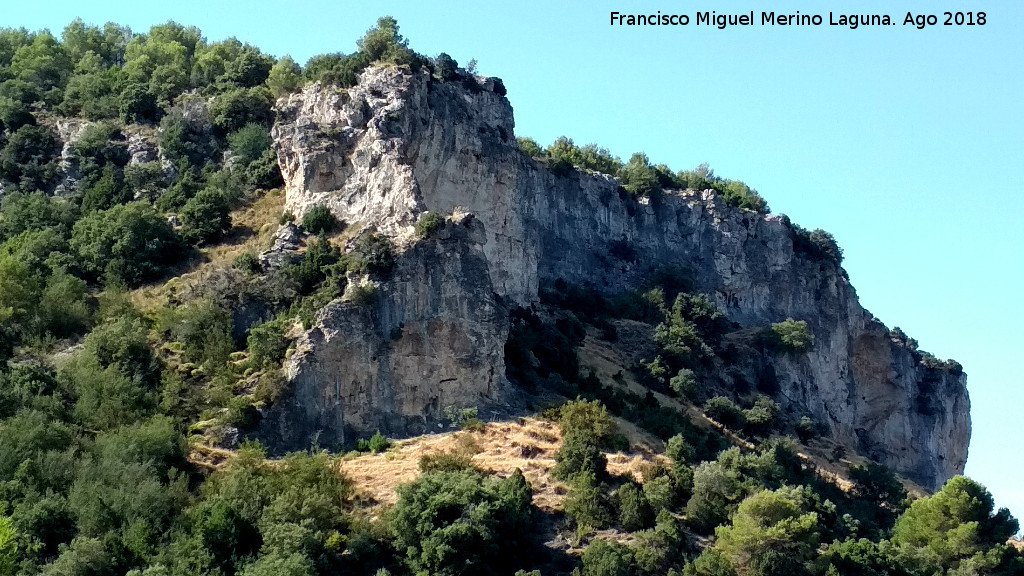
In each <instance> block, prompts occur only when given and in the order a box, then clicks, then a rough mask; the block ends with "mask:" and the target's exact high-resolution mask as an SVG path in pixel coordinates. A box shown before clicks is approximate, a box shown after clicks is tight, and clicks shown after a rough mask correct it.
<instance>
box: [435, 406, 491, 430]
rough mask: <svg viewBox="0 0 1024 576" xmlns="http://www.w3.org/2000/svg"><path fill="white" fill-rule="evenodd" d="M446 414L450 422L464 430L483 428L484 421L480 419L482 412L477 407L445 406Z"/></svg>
mask: <svg viewBox="0 0 1024 576" xmlns="http://www.w3.org/2000/svg"><path fill="white" fill-rule="evenodd" d="M444 415H445V417H446V418H447V419H448V422H449V423H450V424H451V425H452V426H454V427H456V428H460V429H462V430H471V431H479V430H482V429H483V422H481V421H480V413H479V411H478V410H477V409H476V408H461V409H460V408H458V407H457V406H454V405H452V406H445V409H444Z"/></svg>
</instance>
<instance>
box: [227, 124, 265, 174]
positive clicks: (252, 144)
mask: <svg viewBox="0 0 1024 576" xmlns="http://www.w3.org/2000/svg"><path fill="white" fill-rule="evenodd" d="M273 144H274V139H273V138H271V137H270V131H269V130H267V129H266V128H265V127H264V126H261V125H260V124H246V125H245V126H243V127H242V128H240V129H238V130H237V131H235V132H232V133H231V134H228V145H229V146H230V147H231V151H232V152H234V153H235V155H236V156H238V159H239V161H241V162H242V164H243V165H246V166H247V165H249V164H251V163H253V162H255V161H256V160H259V159H260V157H261V156H263V153H264V152H266V151H267V150H270V147H271V146H273Z"/></svg>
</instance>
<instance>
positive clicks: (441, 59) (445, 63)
mask: <svg viewBox="0 0 1024 576" xmlns="http://www.w3.org/2000/svg"><path fill="white" fill-rule="evenodd" d="M458 68H459V63H458V62H456V61H455V59H454V58H452V57H451V56H449V55H448V54H446V53H444V52H441V53H440V54H438V55H437V58H435V59H434V74H435V75H437V77H438V78H440V79H441V80H451V79H452V78H454V77H455V76H456V75H457V74H458Z"/></svg>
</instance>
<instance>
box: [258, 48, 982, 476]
mask: <svg viewBox="0 0 1024 576" xmlns="http://www.w3.org/2000/svg"><path fill="white" fill-rule="evenodd" d="M278 110H279V114H280V119H279V122H278V124H277V125H276V126H275V128H274V131H273V134H274V137H275V141H276V145H277V151H278V158H279V162H280V165H281V167H282V173H283V176H284V178H285V182H286V185H287V198H286V209H287V210H289V211H291V212H292V213H293V214H295V215H296V216H299V217H301V215H302V213H303V212H304V211H305V210H307V209H308V208H309V207H311V206H314V205H316V204H324V205H326V206H328V207H329V208H330V209H331V210H332V211H333V212H334V213H335V214H336V215H337V216H338V217H339V218H340V219H342V220H345V221H346V222H348V223H350V224H355V223H360V224H362V225H367V226H374V227H376V228H377V229H378V230H379V231H381V232H383V233H386V234H389V235H392V236H395V237H399V238H408V237H409V236H410V231H411V227H412V225H413V224H414V223H415V221H416V219H417V217H418V216H419V214H420V213H422V212H423V211H427V210H429V211H432V212H435V213H439V214H451V213H452V212H462V213H471V214H472V215H473V219H472V222H474V224H473V230H474V231H473V232H472V234H469V235H468V236H464V237H463V236H458V237H457V238H456V237H451V238H449V239H447V240H443V241H441V240H437V241H431V242H426V243H418V244H415V245H414V246H413V247H412V248H411V249H410V250H409V251H408V252H406V253H405V254H404V255H403V256H402V257H401V258H400V263H399V271H398V273H397V274H398V275H397V276H396V279H395V280H392V281H390V282H385V283H383V284H382V285H381V288H380V293H379V294H378V295H377V296H376V298H377V299H376V300H375V304H374V305H373V307H372V308H365V307H364V308H358V307H355V306H354V305H351V304H343V303H336V304H332V305H331V306H329V307H328V308H326V309H325V310H324V311H323V312H322V313H321V315H320V317H319V318H318V322H317V326H316V327H315V328H314V329H313V330H312V331H310V332H309V333H308V334H307V335H306V336H305V337H304V339H303V341H302V344H301V352H300V353H299V354H296V355H295V356H293V357H292V359H291V360H290V362H289V373H290V376H291V378H292V379H293V382H294V384H293V386H294V390H293V393H292V395H291V397H290V399H289V400H288V402H289V404H287V405H286V406H283V407H280V408H277V407H275V409H274V411H273V414H272V418H271V419H270V420H271V421H272V422H270V423H268V426H270V425H272V426H273V427H275V429H276V430H278V431H279V435H280V436H281V437H289V438H292V439H294V440H295V442H301V441H302V439H303V438H306V439H307V440H308V437H309V436H310V435H311V434H313V433H315V431H320V434H321V438H324V436H323V435H325V434H326V435H328V436H330V437H331V438H335V439H338V440H342V439H346V438H347V437H346V436H345V434H346V431H348V432H347V433H348V434H353V433H361V434H366V433H372V432H373V431H374V430H375V429H376V428H377V427H380V428H381V429H382V430H384V431H385V432H393V433H395V432H409V433H411V432H416V431H420V430H425V429H426V428H427V427H428V426H429V425H430V423H431V422H434V421H436V420H437V419H438V418H439V417H440V412H439V411H440V410H442V409H443V408H444V406H446V405H448V404H449V403H451V404H457V405H461V406H468V405H473V404H474V403H478V404H486V403H488V402H493V403H497V404H501V403H502V402H504V401H506V399H507V398H506V396H507V393H508V388H509V387H508V385H507V384H506V383H505V381H504V380H505V378H504V363H503V355H502V345H503V344H504V338H505V335H506V332H507V315H506V309H507V308H508V307H511V306H516V305H529V304H530V303H532V302H535V301H536V300H537V294H538V286H539V285H540V284H542V283H545V282H552V281H554V280H556V279H559V278H561V279H564V280H566V281H568V282H570V283H573V284H579V285H590V286H594V287H597V288H599V289H602V290H607V291H608V292H615V291H618V290H621V289H624V288H629V287H633V286H636V285H637V283H638V282H639V281H640V280H641V279H642V278H643V277H644V276H646V275H648V274H649V273H650V272H651V270H653V269H657V268H663V267H666V266H678V267H684V268H686V269H687V270H689V271H690V272H691V274H692V275H693V280H694V283H695V285H696V288H697V289H698V290H700V291H703V292H706V293H708V294H710V295H712V297H713V298H714V299H715V300H716V302H717V303H718V304H719V305H720V306H721V308H722V309H723V310H724V311H725V312H726V313H727V314H728V316H729V318H730V320H732V321H733V322H736V323H739V324H740V325H741V326H743V327H751V328H753V327H759V326H766V325H768V324H770V323H773V322H779V321H782V320H785V319H786V318H794V319H799V320H806V321H807V322H808V323H809V325H810V327H811V330H812V332H813V334H814V338H815V346H814V347H813V348H812V349H811V350H810V351H808V352H806V353H803V354H799V355H792V354H790V355H784V356H779V357H778V358H774V359H773V360H772V369H773V370H774V372H775V377H776V378H777V380H778V385H779V389H780V392H779V394H778V399H779V400H780V401H781V402H782V403H783V404H784V405H785V407H786V408H787V409H788V410H789V411H791V412H792V413H796V414H809V415H812V416H813V417H814V418H815V419H817V420H819V421H821V422H825V423H827V424H828V426H829V427H830V428H831V430H832V434H833V435H834V437H835V438H836V439H837V440H839V441H840V442H842V443H844V444H846V445H848V446H850V447H851V448H854V449H856V450H857V451H859V452H861V453H864V454H866V455H869V456H871V457H873V458H875V459H877V460H878V461H880V462H882V463H884V464H887V465H889V466H891V467H893V468H894V469H896V470H897V471H898V472H900V473H901V474H903V475H905V476H907V477H909V478H911V479H913V480H915V481H916V482H918V483H919V484H921V485H922V486H925V487H929V488H937V487H939V486H940V485H941V484H942V483H943V482H944V481H945V480H946V479H947V478H949V477H951V476H953V475H955V474H957V473H960V472H962V471H963V468H964V464H965V462H966V457H967V446H968V442H969V440H970V417H969V400H968V396H967V389H966V378H965V376H964V375H963V373H962V372H960V371H959V370H954V369H952V368H949V367H938V368H935V367H933V368H926V367H925V366H923V365H921V363H920V362H919V361H918V360H916V359H915V356H914V354H913V353H912V351H911V350H909V349H908V348H907V346H906V344H905V343H904V342H901V341H898V340H894V339H892V338H890V335H889V331H888V330H887V329H886V328H885V326H883V325H882V324H881V322H879V321H878V320H877V319H875V318H874V317H873V316H872V315H871V314H870V313H868V312H867V311H866V310H864V309H863V308H862V307H861V306H860V304H859V303H858V300H857V296H856V293H855V291H854V289H853V287H852V286H851V285H850V283H849V280H848V279H847V277H846V274H845V272H843V270H842V269H841V268H839V267H838V266H837V265H835V264H834V263H831V262H827V261H826V262H822V261H820V260H813V259H810V258H808V257H806V256H803V255H801V254H800V253H798V252H797V251H795V250H794V230H793V227H792V226H791V224H790V223H789V221H788V219H787V218H786V217H785V216H765V215H760V214H754V213H750V212H746V211H741V210H738V209H735V208H731V207H729V206H727V205H726V204H725V203H724V201H722V200H721V199H720V198H719V197H717V195H716V194H715V193H714V192H712V191H705V192H694V191H687V192H673V193H666V194H664V195H662V196H661V197H659V198H658V199H657V200H655V201H653V202H651V201H646V200H644V201H640V200H637V199H635V198H633V197H631V196H630V195H629V194H627V193H625V191H623V190H622V189H621V188H620V187H619V185H618V183H617V182H616V181H615V180H614V179H612V178H609V177H607V176H602V175H593V174H585V173H581V172H576V171H571V172H570V173H569V174H568V175H562V176H559V175H556V174H553V173H552V172H551V171H549V170H548V169H547V168H546V167H544V166H543V165H542V164H540V163H538V162H536V161H535V160H533V159H531V158H528V157H526V156H525V155H524V154H522V153H521V152H520V151H519V150H518V148H517V146H516V142H515V137H514V130H513V129H514V123H513V117H512V108H511V106H510V104H509V102H508V100H507V99H506V98H505V97H504V88H503V87H502V86H501V84H500V81H494V80H493V79H489V80H487V81H484V80H482V79H481V80H479V81H478V82H477V83H476V84H473V82H472V81H471V80H466V81H463V82H438V81H436V80H434V79H431V78H430V77H429V75H427V74H426V73H411V72H409V71H407V70H401V69H398V68H393V67H379V68H371V69H369V70H367V71H366V72H364V73H363V75H362V77H361V80H360V82H359V84H358V85H357V86H355V87H353V88H351V89H348V90H340V89H336V88H332V87H325V86H321V85H314V86H312V87H309V88H307V89H306V90H305V91H303V92H302V93H299V94H294V95H292V96H290V97H288V98H287V99H286V100H282V101H280V102H279V103H278ZM450 227H451V225H449V228H450ZM446 230H448V228H446ZM467 230H468V229H467ZM471 237H472V238H471ZM613 245H619V246H628V247H629V248H630V250H629V252H630V253H629V254H626V255H625V256H623V255H622V254H620V255H619V256H618V257H617V256H613V255H612V254H613V252H615V251H612V250H611V248H612V247H613ZM399 326H404V327H402V328H401V330H399ZM399 332H400V333H401V337H400V338H395V337H393V335H395V334H398V333H399ZM289 430H290V431H289ZM348 439H350V438H348Z"/></svg>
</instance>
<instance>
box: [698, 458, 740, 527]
mask: <svg viewBox="0 0 1024 576" xmlns="http://www.w3.org/2000/svg"><path fill="white" fill-rule="evenodd" d="M744 495H745V491H744V490H743V486H742V484H741V482H740V477H739V474H738V473H737V472H736V471H735V470H733V469H731V468H729V467H727V466H726V465H724V464H723V463H722V462H720V461H714V462H704V463H702V464H700V465H699V466H697V469H696V470H695V471H694V473H693V495H692V496H691V497H690V500H689V501H688V502H687V503H686V520H687V523H689V524H690V525H691V526H693V528H694V529H695V530H697V531H698V532H699V533H701V534H709V533H711V531H712V530H714V528H715V526H718V525H719V524H722V523H724V522H725V521H726V520H728V518H729V513H730V512H732V510H734V507H735V506H736V505H737V504H738V503H739V500H740V499H741V498H743V496H744Z"/></svg>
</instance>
